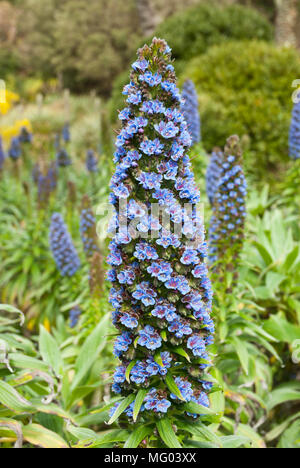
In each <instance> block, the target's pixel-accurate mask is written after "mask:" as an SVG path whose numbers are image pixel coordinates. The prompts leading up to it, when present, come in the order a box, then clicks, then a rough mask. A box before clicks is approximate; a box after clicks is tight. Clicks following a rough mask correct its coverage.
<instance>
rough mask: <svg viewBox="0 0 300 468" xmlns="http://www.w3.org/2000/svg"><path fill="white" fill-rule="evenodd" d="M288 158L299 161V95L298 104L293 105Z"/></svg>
mask: <svg viewBox="0 0 300 468" xmlns="http://www.w3.org/2000/svg"><path fill="white" fill-rule="evenodd" d="M289 148H290V157H291V158H292V159H300V93H299V102H296V103H295V104H294V108H293V112H292V120H291V127H290V137H289Z"/></svg>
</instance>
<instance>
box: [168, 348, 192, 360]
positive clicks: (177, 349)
mask: <svg viewBox="0 0 300 468" xmlns="http://www.w3.org/2000/svg"><path fill="white" fill-rule="evenodd" d="M172 351H173V352H174V353H176V354H178V355H179V356H183V357H184V358H185V359H186V360H187V361H188V362H191V359H190V356H189V355H188V353H187V352H186V351H185V350H184V349H183V348H182V347H181V346H178V347H177V348H172Z"/></svg>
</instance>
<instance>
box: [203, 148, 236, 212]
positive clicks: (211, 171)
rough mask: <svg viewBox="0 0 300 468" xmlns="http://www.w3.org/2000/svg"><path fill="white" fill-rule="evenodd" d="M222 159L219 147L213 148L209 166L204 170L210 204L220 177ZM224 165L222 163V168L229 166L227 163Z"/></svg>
mask: <svg viewBox="0 0 300 468" xmlns="http://www.w3.org/2000/svg"><path fill="white" fill-rule="evenodd" d="M222 161H223V152H222V151H221V150H219V149H215V150H214V151H213V153H212V155H211V157H210V162H209V166H208V168H207V172H206V192H207V196H208V199H209V201H210V204H211V205H212V204H213V201H214V197H215V194H216V192H217V190H218V183H219V180H220V177H221V171H222ZM226 164H227V165H228V167H227V166H225V165H224V164H223V168H224V169H228V168H229V167H230V165H229V163H226Z"/></svg>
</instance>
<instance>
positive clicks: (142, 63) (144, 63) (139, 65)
mask: <svg viewBox="0 0 300 468" xmlns="http://www.w3.org/2000/svg"><path fill="white" fill-rule="evenodd" d="M148 67H149V62H148V60H145V59H143V60H137V61H136V62H134V63H133V64H132V68H133V69H134V70H135V71H138V70H140V71H141V72H144V71H145V70H147V68H148Z"/></svg>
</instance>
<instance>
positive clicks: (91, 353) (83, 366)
mask: <svg viewBox="0 0 300 468" xmlns="http://www.w3.org/2000/svg"><path fill="white" fill-rule="evenodd" d="M108 322H109V316H108V315H106V316H105V317H103V319H102V320H101V321H100V322H99V324H98V325H97V327H96V328H95V329H94V330H93V332H92V333H91V334H90V336H89V337H88V338H87V340H86V341H85V343H84V345H83V346H82V348H81V350H80V353H79V355H78V358H77V360H76V364H75V377H74V380H73V382H72V390H74V388H75V387H77V385H79V384H80V383H81V381H82V380H83V379H84V378H85V377H86V375H87V374H88V372H89V370H90V369H91V367H92V365H93V364H94V362H95V360H96V359H97V358H98V356H99V353H100V352H101V351H102V349H103V348H104V347H105V345H106V335H107V327H108Z"/></svg>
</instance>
